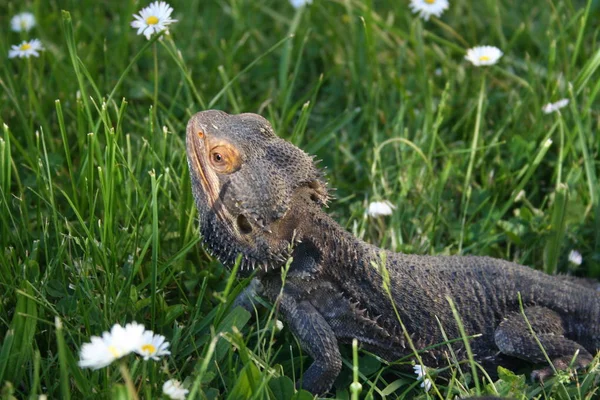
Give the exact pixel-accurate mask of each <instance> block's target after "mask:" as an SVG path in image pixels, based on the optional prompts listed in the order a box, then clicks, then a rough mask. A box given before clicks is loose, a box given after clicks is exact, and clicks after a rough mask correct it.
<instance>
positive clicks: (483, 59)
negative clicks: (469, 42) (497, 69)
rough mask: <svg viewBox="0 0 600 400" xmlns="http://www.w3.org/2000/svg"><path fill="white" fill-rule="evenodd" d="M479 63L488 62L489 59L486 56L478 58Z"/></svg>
mask: <svg viewBox="0 0 600 400" xmlns="http://www.w3.org/2000/svg"><path fill="white" fill-rule="evenodd" d="M479 61H490V57H488V56H479Z"/></svg>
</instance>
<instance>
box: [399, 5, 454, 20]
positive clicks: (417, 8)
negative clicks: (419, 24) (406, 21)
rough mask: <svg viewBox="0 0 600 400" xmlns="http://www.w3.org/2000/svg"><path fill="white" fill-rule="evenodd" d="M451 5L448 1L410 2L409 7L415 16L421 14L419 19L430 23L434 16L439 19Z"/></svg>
mask: <svg viewBox="0 0 600 400" xmlns="http://www.w3.org/2000/svg"><path fill="white" fill-rule="evenodd" d="M449 5H450V4H449V3H448V0H410V4H409V5H408V6H409V7H410V9H411V10H412V12H413V14H419V17H421V18H423V19H424V20H425V21H429V17H431V16H432V15H435V16H436V17H438V18H439V17H440V16H441V15H442V14H443V13H444V11H446V10H447V9H448V6H449Z"/></svg>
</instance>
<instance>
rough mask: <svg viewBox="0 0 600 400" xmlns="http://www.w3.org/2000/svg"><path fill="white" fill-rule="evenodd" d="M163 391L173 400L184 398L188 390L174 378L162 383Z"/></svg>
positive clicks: (182, 399)
mask: <svg viewBox="0 0 600 400" xmlns="http://www.w3.org/2000/svg"><path fill="white" fill-rule="evenodd" d="M162 389H163V393H164V394H166V395H167V396H169V398H170V399H173V400H184V399H185V395H186V394H188V393H189V392H190V391H189V390H187V389H184V388H183V386H181V382H179V381H177V380H175V379H169V380H168V381H166V382H165V383H164V384H163V387H162Z"/></svg>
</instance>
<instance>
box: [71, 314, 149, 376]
mask: <svg viewBox="0 0 600 400" xmlns="http://www.w3.org/2000/svg"><path fill="white" fill-rule="evenodd" d="M143 333H144V325H140V324H138V323H136V322H132V323H131V324H127V325H125V328H123V327H122V326H121V325H119V324H115V325H114V326H113V327H112V328H111V330H110V332H104V333H103V334H102V337H98V336H92V338H91V343H85V344H84V345H83V346H81V351H80V352H79V366H80V367H81V368H92V369H99V368H103V367H106V366H107V365H109V364H110V363H112V362H113V361H114V360H117V359H119V358H121V357H123V356H126V355H127V354H129V353H131V352H132V351H133V350H135V349H137V348H138V347H139V345H140V342H141V340H142V335H143Z"/></svg>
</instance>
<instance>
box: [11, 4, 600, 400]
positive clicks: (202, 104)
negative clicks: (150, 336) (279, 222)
mask: <svg viewBox="0 0 600 400" xmlns="http://www.w3.org/2000/svg"><path fill="white" fill-rule="evenodd" d="M22 3H23V4H22ZM407 4H408V2H404V1H372V0H364V1H359V0H332V1H324V0H315V1H314V4H313V5H312V6H310V7H309V8H307V9H305V10H303V11H298V12H296V11H295V10H294V9H293V8H292V7H291V6H289V4H288V2H286V1H284V0H277V1H275V0H269V1H260V0H259V1H248V2H246V1H242V0H219V1H216V0H195V1H194V0H192V1H189V2H184V1H172V2H171V5H172V6H173V7H174V8H175V13H174V17H175V18H176V19H178V20H179V22H178V23H176V24H174V25H173V26H172V28H171V35H170V36H165V37H163V40H157V41H154V42H153V43H149V42H148V41H147V40H146V39H145V38H144V37H142V36H136V34H135V30H134V29H132V28H131V27H129V23H130V21H131V20H132V17H131V15H132V14H133V13H135V12H137V11H138V10H139V9H140V8H141V7H143V6H146V5H147V3H146V2H138V3H135V4H134V2H132V1H105V2H98V1H91V0H80V1H66V0H65V1H40V0H32V1H25V2H17V1H13V2H9V3H8V4H6V2H3V3H2V4H1V5H0V55H1V56H0V60H1V61H0V62H1V68H0V119H1V122H2V123H3V124H4V128H3V129H2V130H1V131H0V293H1V295H0V397H1V398H2V399H11V398H13V397H11V396H15V397H16V398H31V399H35V398H37V396H38V395H39V394H47V395H48V398H69V397H70V398H89V397H91V396H93V397H98V398H123V399H127V398H134V396H133V393H134V392H137V394H138V395H139V397H140V398H157V397H159V396H160V394H161V386H162V383H163V382H164V381H165V380H166V379H169V378H170V377H173V378H177V379H180V380H185V384H186V385H187V386H188V387H189V388H190V391H191V393H190V396H189V397H188V398H217V397H219V398H231V399H235V398H243V397H249V398H257V399H258V398H260V399H262V398H291V396H292V393H293V384H292V382H293V381H294V380H295V379H297V378H299V376H300V374H301V373H302V371H303V370H304V369H305V368H306V367H307V365H308V363H309V362H310V359H309V358H308V357H306V356H303V355H302V354H301V351H300V349H299V347H298V345H297V342H296V340H295V339H294V338H293V336H292V335H291V334H290V332H288V331H287V329H285V328H284V330H283V331H282V332H280V333H276V332H275V331H274V329H273V325H274V320H275V319H276V317H277V316H276V315H275V311H273V310H270V308H267V309H266V311H265V310H262V311H260V312H259V313H258V315H256V317H255V316H250V315H248V314H247V313H244V312H242V311H241V310H239V309H238V310H231V307H230V306H231V304H232V301H233V299H234V297H235V294H236V293H238V292H239V290H241V287H242V286H243V284H245V283H246V282H238V281H236V280H234V278H233V277H232V276H230V273H229V271H227V270H225V269H224V268H223V267H222V266H221V265H220V264H219V263H218V262H217V261H216V260H213V259H211V258H210V257H209V256H208V255H207V254H206V253H205V252H204V251H203V249H202V247H201V245H200V243H199V237H198V231H197V224H196V211H195V208H194V204H193V201H192V196H191V191H190V182H189V177H188V170H187V164H186V159H185V148H184V132H185V125H186V122H187V119H188V118H189V117H190V116H191V115H192V114H193V113H195V112H196V111H199V110H201V109H204V108H209V107H210V108H218V109H222V110H226V111H228V112H233V113H237V112H258V113H260V114H262V115H264V116H265V117H267V118H268V119H269V120H270V121H271V122H272V124H273V126H274V128H275V130H276V132H278V134H279V135H280V136H282V137H284V138H287V139H290V140H291V141H292V142H294V143H295V144H297V145H298V146H300V147H302V148H303V149H305V150H306V151H307V152H310V153H314V154H316V155H317V156H318V157H319V158H320V159H322V160H323V161H322V163H321V164H320V165H321V166H322V167H323V168H325V169H326V174H327V177H328V178H329V180H330V181H331V186H332V187H336V188H337V191H336V192H335V195H336V198H337V199H336V200H335V201H334V202H333V203H332V206H331V208H330V210H329V212H330V213H331V214H332V215H333V216H334V217H335V218H336V219H337V220H338V221H339V222H340V223H341V224H342V225H344V226H345V227H347V229H349V230H351V231H353V232H354V233H355V234H357V235H358V236H360V237H361V238H363V239H365V240H367V241H369V242H372V243H376V244H378V245H381V246H382V247H385V248H390V249H393V250H396V251H403V252H408V253H418V254H476V255H490V256H494V257H500V258H505V259H509V260H513V261H516V262H519V263H522V264H525V265H529V266H531V267H532V268H536V269H540V270H545V271H548V272H552V273H572V274H576V275H580V276H586V277H592V278H598V277H600V204H599V199H598V197H599V195H600V185H599V183H598V174H599V172H600V171H599V155H598V153H599V151H600V146H599V143H600V129H599V128H600V126H599V125H600V122H599V121H600V114H599V110H600V108H599V105H600V102H599V101H598V94H599V92H600V79H599V77H600V72H599V71H598V68H599V67H600V46H599V38H600V36H599V31H598V25H597V23H596V22H595V21H597V18H598V15H599V13H600V2H598V1H588V2H586V1H574V0H573V1H572V0H565V1H558V0H548V1H539V2H515V1H491V0H486V1H478V2H471V1H467V0H456V1H451V7H450V9H449V10H448V11H447V12H446V13H445V14H444V15H443V16H442V17H441V19H439V20H438V19H435V18H434V19H433V20H431V21H429V22H424V21H421V20H419V19H417V18H416V17H414V16H413V15H411V14H410V12H409V10H408V6H407ZM61 10H66V11H67V12H61ZM20 11H32V12H34V13H35V15H36V17H37V20H38V25H37V26H36V27H35V28H34V29H33V30H32V31H31V32H30V33H28V34H23V33H14V32H11V31H10V30H9V20H10V17H11V16H12V15H14V14H15V13H17V12H20ZM35 37H37V38H40V39H41V40H42V41H43V43H44V46H45V47H46V51H44V52H43V53H42V55H41V57H39V58H31V59H11V60H9V59H8V58H7V57H6V55H7V54H8V50H9V48H10V45H12V44H17V43H19V42H20V41H21V40H23V39H30V38H35ZM481 44H490V45H495V46H497V47H499V48H501V49H502V51H503V52H504V53H505V56H504V57H503V58H502V59H501V60H500V62H499V64H498V65H496V66H493V67H488V68H476V67H473V66H472V65H470V64H469V63H468V62H467V61H465V60H464V59H463V57H464V54H465V51H466V49H467V48H468V47H471V46H474V45H481ZM563 97H566V98H569V99H570V100H571V102H570V105H569V107H567V108H564V109H563V110H562V112H561V113H560V114H559V113H555V114H551V115H545V114H543V113H542V111H541V107H542V106H543V105H544V104H545V103H547V102H549V101H556V100H558V99H560V98H563ZM549 140H551V141H552V142H551V144H550V142H549ZM521 191H524V194H522V195H519V193H520V192H521ZM380 199H386V200H389V201H391V202H392V203H394V204H395V205H396V206H397V208H396V210H395V212H394V214H393V215H392V216H391V217H386V218H385V219H379V220H373V219H369V218H367V217H366V216H365V213H364V211H365V208H366V206H367V204H368V202H369V201H371V200H380ZM571 249H577V250H578V251H580V252H581V254H582V255H583V260H584V261H583V264H582V265H581V266H579V267H577V268H576V267H575V266H574V265H572V264H569V262H568V260H567V255H568V253H569V251H570V250H571ZM399 306H400V307H401V305H399ZM133 320H136V321H138V322H141V323H144V324H145V325H146V327H147V328H149V329H152V330H154V331H155V332H159V333H162V334H164V335H165V336H166V337H167V338H168V340H169V341H170V342H171V352H172V355H171V356H170V357H167V358H164V359H162V360H161V361H160V362H143V361H141V359H139V358H137V359H136V357H134V356H128V357H126V358H124V359H123V360H122V362H121V363H115V364H113V365H111V366H109V367H107V368H105V369H102V370H99V371H90V370H81V369H80V368H79V367H78V366H77V360H78V351H79V349H80V347H81V345H82V344H83V343H85V342H87V341H89V340H90V336H92V335H99V334H101V333H102V332H103V331H105V330H108V329H110V327H111V326H112V325H113V324H115V323H121V324H124V323H126V322H130V321H133ZM450 339H452V338H450ZM342 350H343V355H344V367H343V371H342V373H341V375H340V378H339V379H338V381H337V383H336V389H335V390H336V391H337V392H336V393H337V396H338V397H340V398H350V397H351V395H352V396H355V397H356V396H357V392H356V390H354V391H353V392H351V390H350V387H351V383H352V382H353V381H354V382H360V384H362V393H361V394H360V396H363V397H367V398H370V397H373V398H380V397H382V396H387V398H402V397H412V396H421V397H424V396H426V395H425V394H424V392H423V390H422V389H420V388H419V383H418V382H417V381H416V380H415V376H414V375H412V374H410V373H406V372H402V371H401V370H399V369H398V368H394V367H393V366H392V367H390V366H388V365H386V364H385V363H384V362H382V361H380V360H378V359H377V358H375V357H373V356H371V355H368V354H365V353H364V352H359V353H358V355H357V356H355V357H353V355H352V349H351V348H343V349H342ZM353 359H355V360H358V365H359V370H358V371H356V370H353V366H356V363H354V362H353ZM410 359H411V358H408V359H407V360H405V361H404V363H408V364H409V363H410ZM119 365H120V367H119ZM471 371H473V372H476V374H477V376H478V378H479V381H478V382H477V384H475V383H474V382H473V378H472V376H471ZM429 372H432V373H433V374H435V371H433V370H431V371H429ZM517 373H518V374H521V375H513V374H511V373H509V372H508V371H501V373H500V379H499V380H497V381H493V380H489V379H487V378H486V375H485V374H483V373H482V371H481V370H477V369H476V368H473V369H471V368H465V369H464V371H460V370H459V369H457V368H456V367H455V366H452V367H451V368H450V374H449V375H450V377H449V378H448V376H445V377H444V376H440V377H438V378H436V379H435V388H434V389H432V390H431V391H430V392H429V394H428V395H427V396H429V397H432V398H454V396H455V395H459V396H461V397H462V396H466V395H468V394H478V393H490V394H491V393H500V394H502V395H511V396H513V397H515V398H533V397H536V396H537V397H538V398H560V399H588V398H591V397H592V396H594V395H597V389H595V383H594V380H595V379H596V380H597V379H598V367H597V363H596V367H595V368H592V369H591V372H587V373H582V374H580V375H578V376H576V377H571V378H569V376H568V374H566V373H565V374H559V376H558V377H557V378H555V379H553V380H552V381H550V382H548V384H547V385H546V386H545V387H543V388H542V387H539V386H538V385H534V384H531V383H529V381H528V380H527V379H526V376H527V375H526V374H527V373H528V371H527V370H524V371H517ZM129 376H130V377H131V382H130V383H129V384H127V381H128V377H129ZM353 376H354V378H353ZM357 386H358V385H357V384H356V383H355V384H354V385H352V387H353V388H354V389H356V387H357ZM297 396H298V397H297V398H308V395H307V393H306V392H303V393H301V394H299V395H297Z"/></svg>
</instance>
